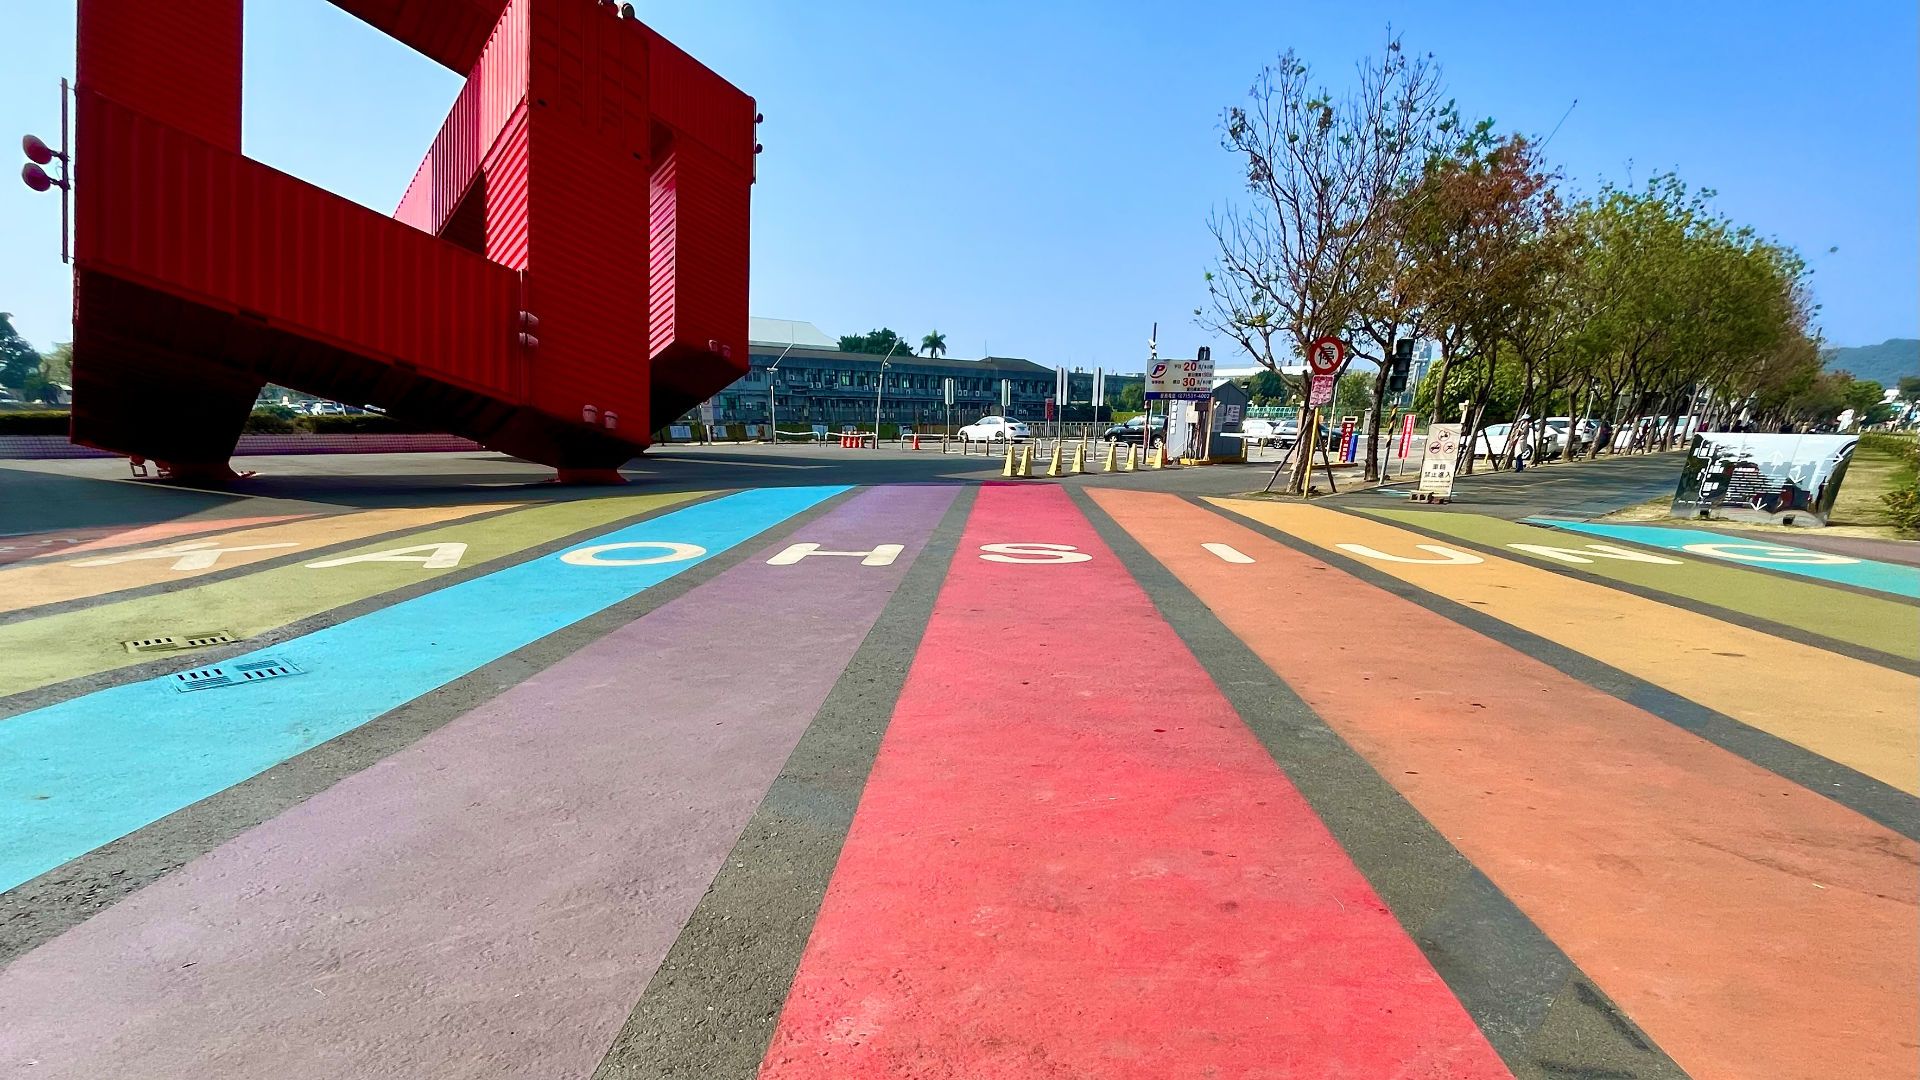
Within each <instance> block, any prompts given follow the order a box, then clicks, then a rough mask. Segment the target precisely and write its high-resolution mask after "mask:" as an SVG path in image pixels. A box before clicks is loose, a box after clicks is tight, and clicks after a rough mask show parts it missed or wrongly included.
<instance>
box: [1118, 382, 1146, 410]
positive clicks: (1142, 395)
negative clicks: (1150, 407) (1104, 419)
mask: <svg viewBox="0 0 1920 1080" xmlns="http://www.w3.org/2000/svg"><path fill="white" fill-rule="evenodd" d="M1113 407H1114V408H1116V409H1121V410H1125V411H1130V412H1140V411H1141V410H1143V409H1145V408H1146V407H1147V388H1146V385H1145V384H1143V383H1137V382H1130V383H1123V384H1122V385H1121V387H1120V392H1119V393H1117V394H1114V395H1113Z"/></svg>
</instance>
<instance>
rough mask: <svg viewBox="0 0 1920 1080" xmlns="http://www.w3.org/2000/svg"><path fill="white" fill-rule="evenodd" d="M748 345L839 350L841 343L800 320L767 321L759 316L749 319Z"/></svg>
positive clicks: (749, 317)
mask: <svg viewBox="0 0 1920 1080" xmlns="http://www.w3.org/2000/svg"><path fill="white" fill-rule="evenodd" d="M747 343H748V344H749V345H778V346H780V347H782V348H785V347H786V346H788V345H793V346H795V347H798V348H802V349H838V348H839V347H840V342H839V341H838V340H836V339H834V338H830V337H828V336H827V335H826V333H825V332H824V331H822V330H821V329H820V328H819V327H817V326H815V325H813V324H812V323H810V322H801V321H800V320H798V319H766V318H761V317H760V316H758V315H750V316H748V317H747Z"/></svg>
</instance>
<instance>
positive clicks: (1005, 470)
mask: <svg viewBox="0 0 1920 1080" xmlns="http://www.w3.org/2000/svg"><path fill="white" fill-rule="evenodd" d="M1000 475H1001V476H1004V477H1007V478H1008V479H1011V478H1012V477H1013V440H1012V439H1008V440H1007V463H1006V464H1005V465H1003V466H1001V467H1000Z"/></svg>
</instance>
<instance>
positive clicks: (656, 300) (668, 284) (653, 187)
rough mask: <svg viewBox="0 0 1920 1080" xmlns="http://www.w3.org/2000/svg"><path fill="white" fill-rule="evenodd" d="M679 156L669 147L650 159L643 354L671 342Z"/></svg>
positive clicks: (656, 353) (654, 353)
mask: <svg viewBox="0 0 1920 1080" xmlns="http://www.w3.org/2000/svg"><path fill="white" fill-rule="evenodd" d="M679 194H680V157H679V155H678V154H675V153H674V152H673V151H671V150H669V151H667V152H666V153H665V154H663V155H661V157H660V158H659V160H657V161H655V162H654V163H653V176H652V178H651V180H650V181H649V184H648V193H647V200H648V202H647V233H648V237H647V239H648V243H649V244H650V247H649V248H648V250H647V265H648V271H649V273H648V279H647V355H648V356H659V355H660V353H661V352H662V351H664V350H665V349H666V347H667V346H668V345H671V344H672V343H673V333H674V321H673V313H674V308H673V301H674V296H675V294H676V292H677V289H676V286H677V285H678V284H679V278H678V277H676V276H675V275H674V272H673V263H674V254H675V252H677V251H678V250H679V239H680V237H679V233H678V232H677V231H676V230H675V229H674V225H675V223H676V222H677V221H678V220H679V207H680V203H679Z"/></svg>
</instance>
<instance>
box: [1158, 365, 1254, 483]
mask: <svg viewBox="0 0 1920 1080" xmlns="http://www.w3.org/2000/svg"><path fill="white" fill-rule="evenodd" d="M1252 402H1253V397H1252V395H1250V394H1248V393H1247V391H1246V390H1245V389H1244V388H1243V387H1241V386H1240V385H1238V384H1237V383H1231V382H1224V383H1221V384H1220V385H1219V386H1216V387H1214V388H1213V392H1212V394H1210V395H1208V397H1207V400H1205V401H1181V402H1175V403H1174V405H1173V407H1172V408H1171V409H1168V410H1167V414H1168V415H1167V432H1166V444H1167V455H1168V456H1169V457H1173V458H1178V459H1179V461H1180V463H1181V464H1183V465H1223V464H1228V463H1232V462H1241V461H1245V460H1247V444H1246V440H1245V438H1243V437H1242V436H1241V433H1240V425H1241V424H1242V423H1244V422H1245V420H1246V418H1247V407H1248V406H1249V405H1251V404H1252Z"/></svg>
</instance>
